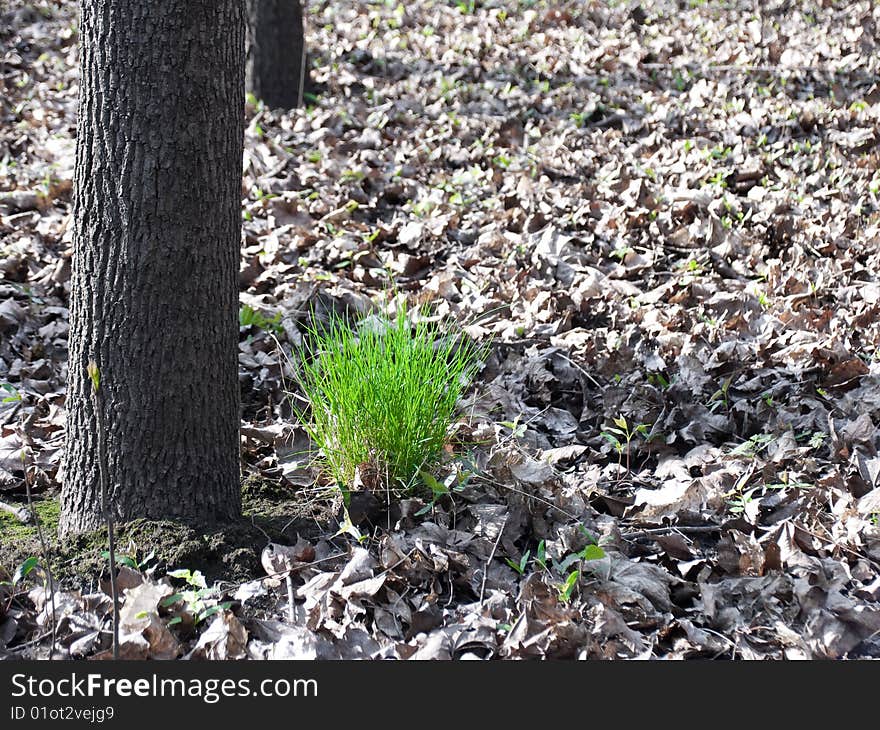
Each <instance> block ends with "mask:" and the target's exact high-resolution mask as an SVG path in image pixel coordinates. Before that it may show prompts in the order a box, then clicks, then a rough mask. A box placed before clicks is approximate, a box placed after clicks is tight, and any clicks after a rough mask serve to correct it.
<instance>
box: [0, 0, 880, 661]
mask: <svg viewBox="0 0 880 730" xmlns="http://www.w3.org/2000/svg"><path fill="white" fill-rule="evenodd" d="M306 6H307V12H306V19H307V42H308V46H309V48H310V49H312V51H313V56H312V59H311V60H312V63H313V66H314V68H313V70H312V75H313V79H314V80H315V81H316V82H317V84H318V89H319V92H318V95H317V97H314V98H310V99H309V106H308V107H307V108H306V109H304V110H297V111H293V112H290V113H280V112H277V111H270V110H268V109H265V108H262V106H261V105H260V104H259V103H254V100H251V103H249V104H248V109H247V119H248V125H247V133H246V151H245V179H244V190H243V194H244V199H243V202H242V211H243V216H244V227H243V239H242V250H241V269H240V287H241V304H242V316H243V319H242V321H243V323H245V324H246V326H242V328H241V343H240V374H241V386H242V400H243V423H242V449H243V452H242V453H243V470H244V475H243V478H244V483H245V512H246V516H245V519H244V520H243V522H242V524H241V525H238V526H232V527H230V528H228V529H224V530H218V531H217V532H215V533H214V534H212V535H207V536H202V535H199V534H197V533H195V532H192V531H187V530H186V529H185V528H182V527H180V526H179V525H173V524H161V523H159V524H155V523H153V524H149V523H144V524H135V525H128V526H123V527H122V528H121V529H122V534H121V538H120V552H121V553H123V554H124V555H125V556H126V558H125V562H126V563H127V565H126V567H125V568H124V570H123V573H122V575H121V576H120V580H121V583H122V586H123V588H125V589H126V592H125V604H124V606H123V609H122V612H121V621H122V628H123V653H124V656H131V657H169V658H171V657H179V656H188V657H210V658H242V657H251V658H263V657H278V658H284V657H398V658H449V657H455V658H459V657H464V656H470V657H474V656H475V657H483V658H495V657H500V658H530V657H554V658H567V657H571V658H574V657H578V658H624V657H656V658H670V659H672V658H691V657H713V658H714V657H718V658H737V659H739V658H804V657H807V658H820V657H821V658H861V657H878V656H880V602H878V601H880V570H878V568H880V526H878V513H880V457H878V453H877V450H878V447H880V431H878V425H880V349H878V347H880V316H878V314H880V278H878V274H877V272H878V271H880V245H878V242H880V235H878V234H880V173H878V161H880V146H878V144H880V131H878V120H880V86H878V84H877V79H878V78H880V77H878V74H880V48H878V44H880V31H878V28H880V6H877V5H876V4H874V3H872V2H869V1H867V0H861V1H857V2H852V1H846V2H844V1H834V0H822V1H821V2H819V1H816V2H812V1H810V2H788V1H783V0H772V1H771V2H769V3H753V2H751V0H749V1H747V2H738V1H731V2H716V1H714V0H679V2H666V1H658V2H644V3H642V5H638V4H636V3H628V2H626V3H625V2H615V1H613V0H607V1H604V2H600V1H599V0H587V1H586V2H585V1H583V0H577V1H576V2H574V1H567V0H559V1H558V2H542V1H538V0H520V1H519V2H517V1H516V0H494V1H486V2H481V1H480V0H476V2H469V1H467V0H461V1H459V2H451V1H446V0H411V2H408V3H405V4H399V5H398V4H397V3H388V2H378V1H372V2H367V1H365V2H345V3H341V2H333V1H332V0H308V2H307V3H306ZM4 7H8V8H10V9H9V10H5V11H4V12H3V13H2V14H0V41H2V48H3V51H2V53H3V55H2V57H0V119H2V126H0V388H2V389H3V390H2V391H0V400H2V403H0V501H3V502H5V503H7V504H10V505H14V506H16V507H22V506H24V504H25V491H26V490H25V469H26V472H27V483H28V484H30V485H31V487H32V491H33V492H34V498H35V499H36V500H37V502H36V507H37V511H38V513H39V514H41V515H42V523H43V526H44V530H45V537H46V540H47V542H48V544H49V547H50V551H51V553H52V556H53V557H52V559H51V564H52V565H53V566H54V568H55V570H54V573H55V577H56V579H57V580H58V581H59V585H60V589H59V590H58V591H56V592H55V594H54V608H51V603H50V601H49V600H47V598H48V597H47V592H46V591H45V590H44V588H43V587H42V586H43V583H42V582H41V580H40V578H41V577H42V576H43V573H42V572H41V569H40V567H36V568H34V569H33V570H31V571H30V573H28V574H27V575H26V576H24V577H22V576H21V574H23V573H26V572H27V570H28V568H30V567H32V566H34V564H35V563H37V562H39V563H40V564H41V565H42V564H44V563H45V559H44V557H41V556H42V550H41V548H40V546H39V543H38V541H37V540H36V538H35V536H34V530H33V528H32V527H28V526H26V525H22V524H20V523H19V521H18V520H16V519H15V517H13V516H12V515H11V514H8V513H4V512H0V565H3V566H4V567H5V569H6V570H5V571H4V570H2V569H0V580H3V579H4V576H5V580H6V581H7V583H6V584H5V585H0V657H2V656H4V655H12V656H40V657H45V656H48V654H49V650H50V645H51V635H50V627H51V625H52V622H51V620H50V615H52V614H53V611H54V616H55V617H56V619H57V623H56V627H55V628H56V634H57V636H56V646H55V652H54V655H55V656H73V657H81V656H96V655H97V656H106V650H107V647H108V641H109V638H108V636H109V635H108V633H107V629H108V627H109V621H108V608H109V599H108V597H107V595H106V592H105V591H106V585H105V583H104V580H103V578H102V575H106V569H103V568H102V565H103V563H104V558H103V557H102V554H101V553H102V550H103V549H104V541H103V539H102V538H101V537H100V535H92V536H86V537H82V538H77V539H76V540H67V541H63V542H59V541H58V540H57V538H56V537H55V534H54V531H53V527H54V524H55V521H56V520H57V511H58V508H57V495H58V489H59V481H60V476H61V474H60V473H59V468H60V466H61V455H62V454H61V446H62V443H63V432H64V393H65V359H66V341H67V329H68V323H67V321H68V311H67V298H68V287H69V271H70V259H71V224H70V217H69V210H70V193H71V186H72V177H73V164H74V147H75V133H76V129H75V112H76V98H77V84H78V81H77V47H76V43H77V30H76V27H77V25H76V24H77V20H76V4H75V3H73V2H50V1H49V0H39V1H37V2H28V3H25V2H22V1H21V0H12V2H11V3H7V4H6V5H5V6H4ZM392 287H396V288H397V289H398V290H399V291H400V292H402V293H404V294H406V295H407V296H409V297H410V298H411V300H412V301H413V302H428V301H430V302H432V303H433V306H434V307H435V311H436V314H437V316H438V318H439V317H452V318H454V319H455V320H456V321H458V322H459V323H461V324H462V326H464V328H465V330H466V331H467V333H468V334H469V335H471V336H472V337H473V338H475V339H476V340H478V341H482V342H488V341H490V339H491V342H492V345H491V354H490V355H489V357H488V358H487V360H486V362H485V365H484V367H483V368H482V370H481V372H480V373H479V375H478V377H477V379H476V382H475V383H474V386H473V388H472V390H471V392H470V393H469V399H470V400H469V406H468V409H467V411H466V413H465V415H464V416H463V417H462V423H461V425H460V428H459V441H465V442H467V443H463V444H459V445H458V446H457V447H456V448H457V451H456V455H455V458H454V459H453V458H450V460H449V462H448V463H447V464H445V465H444V467H443V468H442V469H439V470H438V472H437V474H436V477H437V478H438V479H439V480H441V481H442V480H444V479H446V478H447V477H448V476H449V477H450V478H451V479H452V480H453V481H451V482H450V484H453V483H456V482H455V481H454V480H456V479H457V478H458V477H459V476H462V477H467V478H466V479H465V480H464V481H465V483H464V487H463V488H462V489H459V490H455V491H453V493H452V495H451V498H442V499H439V500H438V501H437V502H436V503H434V504H431V503H430V502H427V503H426V502H425V501H424V500H419V499H415V498H414V499H408V500H404V501H402V502H401V503H400V504H398V505H396V506H395V508H394V509H393V510H391V511H390V512H389V513H387V514H381V515H380V516H379V517H376V515H375V514H373V515H372V517H373V523H370V522H361V523H360V524H359V526H358V528H357V529H356V530H355V529H349V530H348V531H345V530H340V526H339V524H338V523H337V521H336V520H335V518H334V515H335V514H336V511H335V507H334V505H333V503H332V500H330V499H328V497H327V494H326V490H325V489H323V488H321V487H318V486H316V482H315V475H314V474H313V473H312V471H311V470H310V468H309V464H308V463H307V462H306V461H305V459H304V457H303V456H302V455H301V454H302V452H303V450H304V447H305V445H306V441H307V439H306V437H305V434H304V432H303V430H302V429H301V427H299V426H298V425H297V423H296V419H295V418H294V417H293V415H292V413H291V408H290V402H289V399H288V395H287V392H286V388H287V387H289V383H290V382H291V379H292V375H293V373H292V371H291V368H290V364H289V362H288V358H295V357H296V353H297V347H298V346H299V344H300V343H301V338H302V332H303V322H304V317H305V313H306V312H308V311H309V310H310V309H311V308H318V309H320V308H325V309H335V310H340V311H341V310H354V311H358V312H368V311H370V309H371V308H372V307H374V306H376V305H377V303H380V302H381V301H382V297H383V296H384V294H385V293H386V292H387V291H388V290H389V289H390V288H392ZM23 449H24V450H25V452H26V459H25V461H24V462H23V461H22V459H21V454H22V450H23ZM355 533H357V534H355ZM270 540H271V541H272V543H273V544H274V545H276V546H278V547H273V548H272V549H271V550H267V551H264V546H265V545H266V544H267V542H268V541H270ZM281 546H292V547H290V548H288V549H287V550H284V549H283V548H282V547H281ZM282 554H286V556H287V558H288V561H292V562H289V563H288V567H289V565H293V566H294V568H293V572H292V581H291V583H290V587H291V588H292V590H293V598H294V601H293V607H292V612H293V620H292V621H291V620H290V618H289V616H288V605H287V593H286V590H287V584H286V583H285V581H284V580H278V579H275V578H272V577H267V576H266V570H269V571H272V570H273V567H272V566H273V565H277V564H278V559H279V558H278V556H279V555H282ZM29 558H33V559H32V560H29ZM17 568H18V569H19V575H18V576H13V575H12V574H13V573H14V572H15V571H16V569H17ZM196 571H200V573H196ZM169 572H173V573H174V575H173V576H171V575H168V573H169ZM7 573H8V574H7ZM13 578H16V579H17V580H13ZM172 593H173V594H175V596H176V597H175V596H172V595H171V594H172ZM102 652H103V654H102Z"/></svg>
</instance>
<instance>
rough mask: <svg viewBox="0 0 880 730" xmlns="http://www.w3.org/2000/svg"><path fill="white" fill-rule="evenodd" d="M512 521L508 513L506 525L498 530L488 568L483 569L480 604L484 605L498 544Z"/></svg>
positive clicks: (487, 562) (505, 520) (505, 517)
mask: <svg viewBox="0 0 880 730" xmlns="http://www.w3.org/2000/svg"><path fill="white" fill-rule="evenodd" d="M508 519H510V513H509V512H508V513H507V514H506V515H505V516H504V523H503V524H502V525H501V529H500V530H498V537H496V538H495V544H494V545H493V546H492V552H491V553H489V559H488V560H486V567H485V568H483V582H482V584H481V585H480V604H481V605H482V603H483V596H484V595H485V593H486V579H487V578H488V577H489V566H490V565H491V564H492V560H493V559H494V558H495V551H496V550H498V544H499V543H500V542H501V536H502V535H503V534H504V528H505V527H507V520H508Z"/></svg>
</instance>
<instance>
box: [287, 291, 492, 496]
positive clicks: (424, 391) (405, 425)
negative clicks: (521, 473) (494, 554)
mask: <svg viewBox="0 0 880 730" xmlns="http://www.w3.org/2000/svg"><path fill="white" fill-rule="evenodd" d="M423 314H424V312H423ZM309 334H310V336H311V339H312V342H313V346H314V352H315V356H314V357H313V358H311V359H303V360H302V361H301V364H300V372H299V381H300V385H301V387H302V390H303V393H304V394H305V397H306V398H307V399H308V401H309V404H310V406H311V407H310V409H309V412H308V413H307V412H305V411H303V410H297V415H298V417H299V418H300V421H301V422H302V423H303V424H304V426H305V428H306V430H307V431H308V433H309V435H310V436H311V438H312V440H313V441H314V443H315V445H316V446H317V447H318V449H319V453H318V457H317V461H318V464H319V466H320V467H321V469H322V471H323V472H324V474H325V475H326V476H327V477H329V478H330V479H332V480H333V481H334V482H335V483H336V485H337V486H338V487H339V488H340V490H341V491H342V493H343V496H344V497H345V498H346V500H347V498H348V493H349V491H350V490H351V487H352V485H353V483H354V481H355V477H356V474H357V473H358V470H360V471H361V472H362V473H364V472H369V473H371V474H375V475H376V476H377V477H378V479H380V480H381V483H382V485H383V487H385V488H388V489H393V490H395V491H398V490H403V491H404V492H411V491H412V490H413V489H414V488H415V487H416V485H418V484H420V483H421V479H420V476H419V473H420V471H422V470H423V469H426V468H427V467H429V466H430V465H432V464H434V463H436V462H437V461H438V460H439V457H440V456H441V454H442V452H443V448H444V446H445V444H446V442H447V437H448V432H449V427H450V425H451V424H452V422H453V420H454V419H455V416H456V409H457V404H458V401H459V399H460V398H461V396H462V394H463V393H464V391H465V389H466V388H467V387H468V385H469V383H470V381H471V379H472V378H473V376H474V374H475V373H476V369H477V366H478V362H479V359H480V357H481V356H482V354H483V349H482V348H480V347H479V346H477V345H475V344H474V343H473V342H471V341H470V340H467V339H464V338H459V337H455V336H452V335H450V334H449V333H446V332H444V331H443V330H442V329H441V328H440V327H439V326H438V325H436V324H433V323H430V322H427V321H425V320H424V319H419V320H418V321H416V322H414V323H411V322H410V319H409V318H408V317H407V312H406V308H405V306H401V308H400V310H399V312H398V315H397V317H396V319H395V320H394V321H390V320H388V319H387V318H385V317H380V316H377V315H374V316H371V317H369V318H366V319H364V320H362V321H361V322H360V323H359V326H358V327H357V328H356V329H352V328H350V327H348V326H347V325H346V324H345V323H344V322H343V321H342V320H341V319H339V318H338V317H333V318H331V320H330V322H329V324H327V325H323V326H322V325H313V326H312V328H311V329H309Z"/></svg>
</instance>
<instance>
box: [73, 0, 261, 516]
mask: <svg viewBox="0 0 880 730" xmlns="http://www.w3.org/2000/svg"><path fill="white" fill-rule="evenodd" d="M244 30H245V12H244V5H243V0H152V1H151V2H142V0H82V17H81V22H80V34H81V57H80V69H81V76H80V84H81V88H80V102H79V121H78V132H77V134H78V138H77V150H76V192H75V201H74V218H75V228H74V259H73V279H72V283H71V293H70V355H69V361H68V396H67V408H68V421H67V448H66V458H65V476H64V488H63V490H62V514H61V531H62V532H64V533H68V532H78V531H82V530H86V529H91V528H94V527H97V526H99V525H100V524H101V500H100V488H99V481H98V464H97V458H98V451H97V448H96V444H97V421H96V414H95V412H94V409H93V405H92V402H91V400H90V397H89V396H90V392H89V389H90V387H91V383H90V380H89V376H88V374H87V372H86V367H87V364H88V362H89V361H90V360H94V361H95V362H96V363H97V365H98V368H99V370H100V376H101V380H100V388H101V399H100V400H101V403H102V404H103V414H102V417H103V419H104V424H105V427H106V437H107V453H108V462H109V463H108V464H107V467H108V474H109V484H110V497H111V505H112V509H113V513H114V516H115V518H116V519H117V520H129V519H133V518H138V517H147V518H152V519H159V518H170V519H181V520H184V521H187V522H190V523H198V524H205V523H212V522H216V521H219V520H224V519H228V518H233V517H235V516H237V515H238V514H239V512H240V507H241V497H240V491H239V465H238V456H239V435H238V429H239V397H238V378H237V373H238V370H237V350H238V328H237V312H238V302H237V299H238V290H237V283H236V275H237V271H238V256H239V254H238V251H239V236H240V208H241V159H242V144H243V131H244V130H243V125H244V111H243V107H244Z"/></svg>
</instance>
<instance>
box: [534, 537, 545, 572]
mask: <svg viewBox="0 0 880 730" xmlns="http://www.w3.org/2000/svg"><path fill="white" fill-rule="evenodd" d="M535 563H537V565H538V566H539V567H540V568H541V570H548V568H547V545H546V544H545V541H544V540H541V542H539V543H538V549H537V551H536V552H535Z"/></svg>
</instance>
